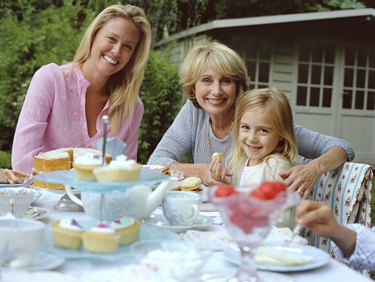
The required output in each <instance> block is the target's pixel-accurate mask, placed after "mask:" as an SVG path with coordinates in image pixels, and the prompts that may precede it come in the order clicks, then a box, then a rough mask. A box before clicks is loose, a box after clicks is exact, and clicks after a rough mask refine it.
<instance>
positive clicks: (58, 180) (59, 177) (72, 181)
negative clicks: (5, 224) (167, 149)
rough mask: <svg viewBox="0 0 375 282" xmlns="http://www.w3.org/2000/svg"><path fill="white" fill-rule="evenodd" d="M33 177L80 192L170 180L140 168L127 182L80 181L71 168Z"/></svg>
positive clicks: (106, 191)
mask: <svg viewBox="0 0 375 282" xmlns="http://www.w3.org/2000/svg"><path fill="white" fill-rule="evenodd" d="M34 178H35V179H37V180H40V181H44V182H48V183H53V184H64V185H68V186H71V187H76V188H79V189H80V190H81V191H82V192H83V191H88V192H93V191H95V192H103V193H108V192H116V191H123V190H124V189H127V188H131V187H134V186H136V185H142V184H144V185H153V184H155V183H160V182H162V181H171V179H170V177H169V176H166V175H163V174H161V173H160V172H158V171H154V170H149V169H141V173H140V177H139V180H138V181H127V182H97V181H82V180H79V179H77V178H76V175H75V172H74V171H72V170H57V171H51V172H45V173H41V174H38V175H36V176H34Z"/></svg>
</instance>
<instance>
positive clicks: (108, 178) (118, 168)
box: [94, 155, 141, 182]
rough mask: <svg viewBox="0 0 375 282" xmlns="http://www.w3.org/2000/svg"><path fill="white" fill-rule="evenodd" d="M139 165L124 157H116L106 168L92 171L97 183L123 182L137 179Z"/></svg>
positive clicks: (139, 170) (139, 169)
mask: <svg viewBox="0 0 375 282" xmlns="http://www.w3.org/2000/svg"><path fill="white" fill-rule="evenodd" d="M140 172H141V165H140V164H139V163H137V162H136V161H134V160H128V159H127V157H126V156H125V155H120V156H117V158H116V160H113V161H111V162H110V163H109V165H108V166H106V167H98V168H95V169H94V175H95V177H96V179H97V180H98V181H99V182H125V181H136V180H138V179H139V174H140Z"/></svg>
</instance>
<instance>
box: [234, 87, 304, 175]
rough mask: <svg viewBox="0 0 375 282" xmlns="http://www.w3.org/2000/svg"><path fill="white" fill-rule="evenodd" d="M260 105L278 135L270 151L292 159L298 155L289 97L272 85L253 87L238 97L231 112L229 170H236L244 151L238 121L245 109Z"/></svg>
mask: <svg viewBox="0 0 375 282" xmlns="http://www.w3.org/2000/svg"><path fill="white" fill-rule="evenodd" d="M254 109H262V111H264V112H265V113H266V114H267V115H268V118H269V119H270V122H271V124H272V126H273V130H275V131H276V133H277V134H278V135H279V136H280V137H281V140H280V142H279V144H278V145H277V147H276V149H275V150H274V152H273V154H280V155H281V156H283V157H284V158H286V159H287V160H289V162H291V163H292V161H293V160H294V158H295V157H296V156H297V144H296V138H295V134H294V126H293V114H292V109H291V107H290V104H289V101H288V98H287V97H286V96H285V95H284V94H283V93H282V92H281V91H279V90H277V89H271V88H262V89H254V90H250V91H247V92H245V93H244V94H243V95H242V96H240V97H239V99H238V101H237V105H236V111H235V114H234V125H233V147H232V150H231V152H230V155H229V157H228V159H229V167H230V168H231V170H232V171H239V170H240V169H241V166H243V163H242V162H241V161H240V160H241V159H242V158H243V157H244V155H245V152H244V150H243V148H242V147H241V144H240V140H239V135H240V123H241V118H242V117H243V115H244V114H245V113H246V112H249V111H252V110H254Z"/></svg>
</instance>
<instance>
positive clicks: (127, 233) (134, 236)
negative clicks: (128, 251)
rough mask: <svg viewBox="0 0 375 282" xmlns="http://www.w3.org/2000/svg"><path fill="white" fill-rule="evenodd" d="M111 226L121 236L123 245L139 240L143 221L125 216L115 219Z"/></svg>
mask: <svg viewBox="0 0 375 282" xmlns="http://www.w3.org/2000/svg"><path fill="white" fill-rule="evenodd" d="M111 227H112V228H113V229H115V230H116V233H117V234H119V235H120V236H121V237H120V244H121V245H123V244H130V243H133V242H134V241H137V240H138V238H139V231H140V228H141V223H140V221H139V220H135V219H134V218H132V217H129V216H124V217H122V218H120V219H116V220H114V221H113V222H112V223H111Z"/></svg>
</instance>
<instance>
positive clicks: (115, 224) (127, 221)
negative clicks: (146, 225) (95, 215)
mask: <svg viewBox="0 0 375 282" xmlns="http://www.w3.org/2000/svg"><path fill="white" fill-rule="evenodd" d="M134 222H135V220H134V218H132V217H129V216H124V217H122V218H119V219H116V220H114V221H112V223H111V227H112V228H113V229H115V230H118V229H122V228H126V227H129V226H132V225H133V224H134Z"/></svg>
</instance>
